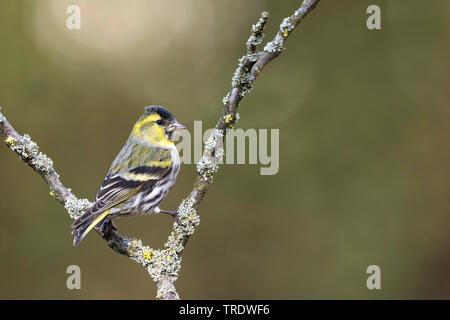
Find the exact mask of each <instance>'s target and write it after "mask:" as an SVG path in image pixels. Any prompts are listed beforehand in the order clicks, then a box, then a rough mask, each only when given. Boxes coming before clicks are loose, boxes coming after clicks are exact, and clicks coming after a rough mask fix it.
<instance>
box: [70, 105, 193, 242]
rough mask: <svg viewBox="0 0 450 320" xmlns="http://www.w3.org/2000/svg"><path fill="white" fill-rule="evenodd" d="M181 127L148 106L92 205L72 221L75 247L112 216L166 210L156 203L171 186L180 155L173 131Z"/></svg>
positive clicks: (163, 112) (175, 176)
mask: <svg viewBox="0 0 450 320" xmlns="http://www.w3.org/2000/svg"><path fill="white" fill-rule="evenodd" d="M183 128H184V126H183V125H182V124H180V123H179V122H178V121H176V120H175V118H174V116H173V115H172V114H171V113H170V112H169V111H167V110H166V109H164V108H163V107H161V106H149V107H146V108H145V112H144V114H143V115H142V116H141V117H140V118H139V119H138V121H137V122H136V124H135V125H134V127H133V129H132V131H131V134H130V136H129V138H128V140H127V142H126V143H125V146H124V147H123V148H122V150H121V151H120V153H119V154H118V155H117V157H116V159H115V160H114V162H113V163H112V165H111V168H110V169H109V171H108V174H107V175H106V178H105V180H104V182H103V184H102V185H101V187H100V190H99V191H98V193H97V195H96V197H95V200H94V203H93V205H92V206H91V207H90V208H88V209H87V210H86V212H85V213H83V214H82V215H81V216H80V217H79V218H78V219H76V220H75V222H74V223H73V224H72V228H73V229H74V230H73V231H72V234H74V235H75V239H74V241H73V245H74V246H76V245H77V244H78V243H79V242H80V241H81V240H83V238H84V237H85V236H86V234H87V233H88V232H89V231H91V230H92V228H96V229H102V228H103V226H104V224H105V222H110V221H111V219H112V218H115V217H131V216H135V215H138V214H143V213H151V212H155V213H159V212H163V213H168V214H170V215H172V216H173V217H175V218H176V212H175V211H167V210H161V209H159V207H158V205H159V203H160V202H161V201H162V200H163V199H164V197H165V195H166V194H167V192H168V191H169V190H170V188H171V187H172V186H173V185H174V183H175V180H176V178H177V175H178V171H179V169H180V158H179V155H178V151H177V149H176V147H175V144H174V141H173V134H174V132H175V131H176V130H180V129H183Z"/></svg>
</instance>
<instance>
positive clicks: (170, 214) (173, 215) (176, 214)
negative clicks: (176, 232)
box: [159, 209, 183, 226]
mask: <svg viewBox="0 0 450 320" xmlns="http://www.w3.org/2000/svg"><path fill="white" fill-rule="evenodd" d="M159 212H161V213H165V214H168V215H169V216H172V218H174V219H175V222H176V223H178V224H179V225H180V226H182V225H183V224H182V223H181V221H180V219H179V217H178V212H177V211H169V210H162V209H159Z"/></svg>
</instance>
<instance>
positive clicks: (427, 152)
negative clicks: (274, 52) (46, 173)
mask: <svg viewBox="0 0 450 320" xmlns="http://www.w3.org/2000/svg"><path fill="white" fill-rule="evenodd" d="M69 4H78V5H79V6H80V7H81V30H68V29H67V28H66V24H65V21H66V19H67V17H68V15H67V14H66V13H65V11H66V8H67V6H68V5H69ZM370 4H378V5H380V7H381V10H382V13H381V14H382V30H379V31H370V30H368V29H367V28H366V19H367V17H368V15H367V14H366V8H367V6H368V5H370ZM298 5H299V1H296V0H290V1H282V2H281V1H263V0H251V1H238V0H226V1H214V2H213V1H208V0H189V1H182V2H180V1H175V0H170V1H128V2H126V3H125V2H123V1H118V0H114V1H111V0H108V1H107V0H102V1H100V0H97V1H88V0H84V1H80V0H71V1H65V0H64V1H62V0H52V1H49V0H46V1H16V0H3V1H2V2H1V4H0V43H1V44H0V105H1V106H2V112H3V113H4V115H5V116H6V117H7V119H8V120H9V121H10V122H11V123H12V124H13V125H14V126H15V128H16V130H17V131H18V132H19V133H21V134H23V133H28V134H30V135H31V137H32V138H33V139H34V140H35V141H36V142H37V143H38V144H39V145H40V147H41V150H42V151H43V152H44V153H46V154H48V155H49V156H50V157H51V158H52V159H53V160H54V162H55V168H56V170H57V171H58V172H59V173H60V174H61V177H62V181H63V183H65V184H66V186H68V187H70V188H72V189H73V190H74V192H75V194H77V195H78V196H79V197H87V198H89V199H92V198H93V197H94V195H95V193H96V192H97V189H98V187H99V185H100V183H101V182H102V180H103V178H104V175H105V173H106V172H107V170H108V168H109V165H110V163H111V162H112V160H113V159H114V157H115V155H116V154H117V153H118V151H119V150H120V149H121V147H122V145H123V143H124V142H125V140H126V138H127V137H128V134H129V131H130V130H131V126H132V125H133V124H134V122H135V121H136V119H137V118H138V117H139V116H140V115H141V113H142V111H143V108H144V107H145V106H146V105H150V104H161V105H164V106H166V107H167V108H168V109H169V110H171V111H172V112H173V113H174V114H175V116H176V117H177V119H178V120H179V121H180V122H182V123H183V124H186V125H187V127H188V128H189V129H191V130H192V128H193V121H194V120H203V127H204V128H208V127H211V126H213V124H214V123H215V122H216V119H217V117H218V115H219V113H220V112H221V110H222V104H221V100H222V97H223V96H224V95H225V94H226V92H227V91H228V90H229V88H230V81H231V76H232V73H233V71H234V70H235V67H236V63H237V60H238V58H240V57H241V56H242V54H243V53H244V51H245V41H246V40H247V38H248V36H249V30H250V26H251V24H253V23H255V22H256V21H257V19H258V16H259V13H260V12H261V11H263V10H268V11H269V12H270V20H269V23H268V26H267V30H266V39H267V40H268V39H271V38H272V37H273V35H274V33H275V32H276V30H277V28H278V26H279V23H280V21H281V19H282V18H283V17H285V16H287V15H289V14H291V12H293V10H294V9H295V8H297V7H298ZM449 14H450V3H449V1H446V0H433V1H427V2H426V3H424V2H423V1H421V0H395V1H394V0H389V1H388V0H385V1H376V0H370V1H369V0H367V1H366V0H340V1H331V0H322V1H321V3H319V5H318V7H317V8H316V9H315V10H314V11H313V12H312V14H311V15H310V16H308V17H307V18H306V20H305V21H304V22H303V23H302V24H301V25H300V26H299V27H298V28H297V29H296V30H295V32H294V33H293V34H292V37H290V38H289V40H288V42H287V45H286V47H287V50H286V51H285V52H284V53H283V54H282V55H281V56H280V57H279V58H278V59H276V60H275V61H273V62H272V63H271V64H270V65H269V66H268V67H267V68H266V69H265V70H264V72H263V73H262V75H261V77H260V78H258V80H257V81H256V82H255V89H254V91H253V92H252V93H251V94H250V95H248V96H247V97H246V98H245V99H244V100H243V102H242V104H241V109H240V114H241V120H240V121H239V123H238V127H241V128H279V129H280V170H279V173H278V174H277V175H274V176H261V175H260V174H259V168H260V166H259V165H224V166H222V167H221V168H220V171H219V173H218V175H217V177H216V179H215V183H214V185H213V187H212V188H211V190H210V192H209V193H208V195H207V196H206V198H205V199H204V201H203V203H202V205H201V207H200V210H199V213H200V215H201V218H202V220H201V224H200V227H199V228H198V229H197V232H196V233H195V235H194V236H193V237H192V239H191V241H190V242H189V244H188V247H187V249H186V251H185V253H184V256H183V268H182V272H181V274H180V278H179V280H178V281H177V282H176V284H177V288H178V290H179V292H180V294H181V297H182V298H185V299H202V298H207V299H231V298H238V299H315V298H325V299H331V298H342V299H350V298H362V299H366V298H368V299H379V298H387V299H392V298H395V299H397V298H414V299H415V298H425V299H428V298H450V278H449V277H448V270H449V268H450V235H449V232H448V229H449V224H450V196H449V192H450V149H449V147H448V137H449V134H450V121H449V120H450V109H449V106H448V101H449V100H450V90H449V88H448V86H449V83H450V79H449V78H450V76H449V72H448V71H449V69H450V59H448V57H449V55H450V43H449V39H450V20H449V19H448V15H449ZM193 177H194V165H183V166H182V168H181V173H180V176H179V178H178V183H177V184H176V186H175V188H174V189H173V190H172V192H171V193H170V194H169V196H168V197H167V198H166V200H165V201H164V202H163V205H162V206H163V207H164V208H167V209H173V208H175V207H176V205H177V204H178V203H179V201H180V200H181V199H182V198H183V197H184V196H186V195H187V194H188V192H190V190H191V187H192V182H193ZM0 179H1V180H0V181H1V185H0V192H1V194H0V214H1V223H0V298H3V299H13V298H19V299H21V298H30V299H38V298H43V299H48V298H61V299H153V298H154V297H155V286H154V284H153V282H152V280H151V279H150V277H149V276H148V275H147V272H146V270H145V269H143V268H142V267H140V266H139V265H137V264H135V263H133V262H131V261H130V260H129V259H127V258H126V257H123V256H120V255H118V254H116V253H114V252H112V251H111V250H110V249H109V248H108V247H107V246H106V244H105V242H104V241H103V240H101V239H100V238H99V237H98V236H97V235H95V234H94V233H92V234H90V235H89V236H88V237H87V238H86V239H85V241H83V242H82V243H81V245H80V246H79V247H76V248H74V247H73V246H72V236H71V235H70V231H71V230H70V224H71V220H70V219H69V217H68V215H67V214H66V212H65V210H64V208H63V207H62V206H61V205H60V204H59V203H57V202H56V201H55V200H53V199H51V198H50V197H49V194H48V193H49V191H48V188H47V186H46V184H45V183H44V182H43V181H42V180H41V178H40V177H39V176H38V175H37V174H36V173H34V172H32V170H31V169H30V168H28V167H27V166H26V165H25V164H24V163H22V162H21V161H18V159H17V156H16V155H15V154H14V153H13V152H11V151H10V150H8V149H7V148H6V147H5V146H1V147H0ZM116 222H117V224H118V227H119V230H120V232H121V233H122V234H123V235H127V236H133V237H137V238H141V239H143V240H144V242H146V243H149V244H151V245H152V246H153V247H161V246H162V244H163V242H164V241H165V239H166V238H167V235H168V232H169V229H170V227H171V224H172V220H171V219H170V218H169V217H167V216H164V215H153V216H148V217H137V218H134V219H122V220H116ZM71 264H76V265H79V266H80V267H81V273H82V289H81V290H73V291H70V290H68V289H67V288H66V279H67V277H68V275H67V274H66V268H67V266H69V265H71ZM372 264H375V265H379V266H380V267H381V286H382V289H381V290H373V291H370V290H368V289H367V287H366V279H367V277H368V275H367V274H366V268H367V266H369V265H372Z"/></svg>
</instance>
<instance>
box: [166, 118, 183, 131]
mask: <svg viewBox="0 0 450 320" xmlns="http://www.w3.org/2000/svg"><path fill="white" fill-rule="evenodd" d="M169 129H170V131H171V132H172V131H178V130H181V129H186V127H185V126H183V125H182V124H181V123H179V122H178V121H177V120H173V121H172V122H171V123H170V125H169Z"/></svg>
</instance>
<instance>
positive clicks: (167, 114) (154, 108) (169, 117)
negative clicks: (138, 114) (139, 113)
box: [145, 106, 175, 120]
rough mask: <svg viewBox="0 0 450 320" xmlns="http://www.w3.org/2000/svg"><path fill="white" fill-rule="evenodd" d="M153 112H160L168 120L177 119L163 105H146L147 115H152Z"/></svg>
mask: <svg viewBox="0 0 450 320" xmlns="http://www.w3.org/2000/svg"><path fill="white" fill-rule="evenodd" d="M152 113H157V114H159V115H160V116H161V118H163V119H167V120H174V119H175V117H174V116H173V114H172V113H170V112H169V111H168V110H167V109H166V108H164V107H161V106H148V107H145V114H146V115H150V114H152Z"/></svg>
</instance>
